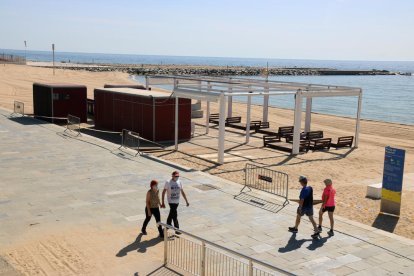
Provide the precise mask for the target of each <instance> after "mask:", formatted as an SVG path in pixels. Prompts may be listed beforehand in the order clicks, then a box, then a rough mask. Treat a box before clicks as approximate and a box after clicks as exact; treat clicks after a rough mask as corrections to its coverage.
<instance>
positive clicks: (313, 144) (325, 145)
mask: <svg viewBox="0 0 414 276" xmlns="http://www.w3.org/2000/svg"><path fill="white" fill-rule="evenodd" d="M308 141H309V142H310V146H309V149H311V150H312V151H315V150H325V149H326V150H329V149H330V148H331V141H332V139H331V138H319V139H313V140H308Z"/></svg>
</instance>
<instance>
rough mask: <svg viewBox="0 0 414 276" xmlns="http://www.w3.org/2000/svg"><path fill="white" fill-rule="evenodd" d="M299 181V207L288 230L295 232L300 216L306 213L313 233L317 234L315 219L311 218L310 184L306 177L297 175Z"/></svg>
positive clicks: (311, 197) (311, 199)
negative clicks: (293, 223) (293, 224)
mask: <svg viewBox="0 0 414 276" xmlns="http://www.w3.org/2000/svg"><path fill="white" fill-rule="evenodd" d="M299 183H300V184H301V185H302V190H301V191H300V195H299V207H298V210H297V214H296V223H295V226H294V227H289V231H290V232H292V233H297V232H298V226H299V223H300V219H301V217H302V216H304V215H307V216H308V218H309V220H310V222H311V223H312V225H313V229H314V230H315V234H317V233H319V232H318V228H317V227H316V223H315V220H314V219H313V189H312V187H311V186H308V179H307V178H306V177H305V176H300V177H299Z"/></svg>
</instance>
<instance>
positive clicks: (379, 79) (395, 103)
mask: <svg viewBox="0 0 414 276" xmlns="http://www.w3.org/2000/svg"><path fill="white" fill-rule="evenodd" d="M2 53H5V54H14V55H23V56H24V54H25V52H24V51H22V50H6V49H5V50H2V49H0V55H1V54H2ZM27 59H28V60H33V61H51V60H52V53H51V52H46V51H27ZM55 60H56V61H66V62H67V61H69V60H70V61H71V62H79V63H121V64H197V65H224V66H226V65H229V66H233V65H242V66H266V62H269V66H276V67H295V66H296V67H317V68H336V69H378V70H390V71H395V72H413V73H414V61H406V62H401V61H396V62H393V61H385V62H384V61H334V60H293V59H289V60H287V59H258V58H220V57H182V56H155V55H152V56H151V55H121V54H94V53H68V52H56V53H55ZM132 77H133V79H135V80H137V81H139V82H144V79H143V78H142V77H140V76H132ZM256 78H257V77H256ZM269 79H271V80H280V81H295V82H306V83H319V84H332V85H347V86H356V87H361V88H362V89H363V104H362V118H364V119H371V120H378V121H386V122H394V123H402V124H410V125H414V76H398V75H396V76H272V77H270V78H269ZM239 100H241V101H243V100H245V99H243V98H241V99H239ZM356 101H357V100H356V98H350V97H340V98H317V99H314V101H313V111H315V112H320V113H326V114H333V115H341V116H349V117H354V116H355V114H356ZM253 102H255V103H258V104H260V103H261V102H262V98H254V99H253ZM270 102H271V104H272V105H273V106H278V107H283V108H293V105H294V100H293V97H291V96H278V97H271V101H270Z"/></svg>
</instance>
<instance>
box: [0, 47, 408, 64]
mask: <svg viewBox="0 0 414 276" xmlns="http://www.w3.org/2000/svg"><path fill="white" fill-rule="evenodd" d="M0 50H11V51H22V52H24V51H26V50H27V51H37V52H52V50H36V49H26V50H25V49H8V48H0ZM55 53H75V54H102V55H135V56H159V57H163V56H164V57H190V58H191V57H198V58H200V57H202V58H235V59H262V60H264V61H266V60H309V61H357V62H358V61H364V62H414V60H364V59H315V58H276V57H267V58H265V57H235V56H198V55H189V56H186V55H165V54H131V53H127V54H125V53H103V52H78V51H74V52H71V51H55Z"/></svg>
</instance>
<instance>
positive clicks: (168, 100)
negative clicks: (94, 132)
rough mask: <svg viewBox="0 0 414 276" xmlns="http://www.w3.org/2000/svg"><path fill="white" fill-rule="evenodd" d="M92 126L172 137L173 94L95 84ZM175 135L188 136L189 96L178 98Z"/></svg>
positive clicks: (153, 137)
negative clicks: (93, 121)
mask: <svg viewBox="0 0 414 276" xmlns="http://www.w3.org/2000/svg"><path fill="white" fill-rule="evenodd" d="M94 98H95V126H96V127H97V128H101V129H107V130H111V131H122V129H128V130H132V131H134V132H137V133H139V135H140V136H141V137H143V138H145V139H148V140H151V141H156V142H162V141H174V131H175V98H174V97H170V93H166V92H161V91H154V90H153V91H149V90H140V89H134V88H97V89H95V90H94ZM178 104H179V110H178V111H179V113H178V139H179V140H189V139H190V138H191V100H190V99H183V98H180V99H179V101H178Z"/></svg>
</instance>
